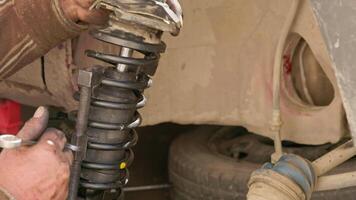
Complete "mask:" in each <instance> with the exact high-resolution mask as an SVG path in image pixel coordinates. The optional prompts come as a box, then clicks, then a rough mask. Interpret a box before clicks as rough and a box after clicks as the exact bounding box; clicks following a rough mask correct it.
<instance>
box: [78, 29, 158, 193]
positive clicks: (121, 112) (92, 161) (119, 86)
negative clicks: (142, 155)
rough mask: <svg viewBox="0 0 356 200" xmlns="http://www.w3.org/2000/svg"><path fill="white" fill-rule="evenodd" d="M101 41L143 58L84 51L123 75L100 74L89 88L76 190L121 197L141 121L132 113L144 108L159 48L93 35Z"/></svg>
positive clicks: (113, 35)
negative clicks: (83, 150) (121, 67)
mask: <svg viewBox="0 0 356 200" xmlns="http://www.w3.org/2000/svg"><path fill="white" fill-rule="evenodd" d="M91 35H92V36H93V37H94V38H96V39H98V40H101V41H103V42H107V43H110V44H114V45H117V46H121V47H122V48H126V49H129V50H131V51H137V52H139V53H141V54H143V55H144V57H143V58H133V57H131V56H119V55H113V54H105V53H100V52H96V51H92V50H87V51H86V54H87V56H89V57H92V58H95V59H97V60H100V61H103V62H105V63H107V64H110V65H113V66H116V67H117V66H119V65H120V64H121V65H122V64H124V65H125V66H126V67H127V70H125V71H119V70H117V69H116V68H113V67H109V68H103V67H100V69H101V72H102V73H101V76H100V81H99V82H98V84H97V85H95V86H94V87H93V88H92V99H91V107H90V114H89V122H88V130H87V135H88V144H87V155H86V158H85V159H84V161H83V163H82V174H81V182H80V185H81V187H82V188H84V189H85V190H87V191H88V190H89V191H91V192H93V191H98V190H101V191H105V190H112V189H116V191H118V193H121V190H120V188H121V187H123V186H124V185H125V184H126V183H127V182H128V178H129V172H128V170H127V167H128V166H129V165H130V164H131V162H132V160H133V157H134V156H133V152H132V150H131V148H132V147H133V146H134V145H135V144H136V143H137V140H138V135H137V132H136V131H135V130H134V128H136V127H138V126H139V125H140V124H141V122H142V118H141V115H140V114H139V113H138V112H137V109H139V108H142V107H143V106H145V104H146V101H147V100H146V98H145V96H144V95H143V94H142V93H143V91H144V90H145V89H146V88H148V87H150V85H151V83H152V80H151V78H150V77H149V75H153V73H154V72H155V70H156V67H157V65H158V61H159V58H160V56H159V54H160V53H162V52H163V51H164V50H165V44H164V43H163V42H161V43H160V44H148V43H145V42H142V41H140V39H138V38H135V37H132V36H128V35H127V34H125V33H122V32H116V33H112V32H110V31H103V30H101V31H98V30H96V31H93V32H91Z"/></svg>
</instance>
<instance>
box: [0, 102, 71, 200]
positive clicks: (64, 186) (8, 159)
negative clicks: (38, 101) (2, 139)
mask: <svg viewBox="0 0 356 200" xmlns="http://www.w3.org/2000/svg"><path fill="white" fill-rule="evenodd" d="M47 121H48V111H47V109H46V108H44V107H40V108H38V109H37V111H36V113H35V115H34V116H33V118H32V119H30V120H29V121H27V122H26V124H25V126H24V127H23V128H22V129H21V131H20V132H19V133H18V136H19V137H21V138H22V139H23V140H34V139H37V138H38V137H39V136H40V135H41V134H42V133H43V131H44V134H43V135H42V136H41V137H40V139H39V142H38V143H37V144H36V145H34V146H30V147H20V148H17V149H9V150H3V151H2V152H1V154H0V187H1V188H2V189H4V190H6V191H7V192H8V193H9V194H10V195H12V196H13V197H14V198H15V199H16V200H65V199H66V197H67V195H68V183H69V176H70V165H71V162H72V160H73V155H72V153H71V152H70V151H64V150H63V149H64V145H65V143H66V138H65V136H64V134H63V133H62V132H61V131H59V130H57V129H47V130H45V129H46V126H47Z"/></svg>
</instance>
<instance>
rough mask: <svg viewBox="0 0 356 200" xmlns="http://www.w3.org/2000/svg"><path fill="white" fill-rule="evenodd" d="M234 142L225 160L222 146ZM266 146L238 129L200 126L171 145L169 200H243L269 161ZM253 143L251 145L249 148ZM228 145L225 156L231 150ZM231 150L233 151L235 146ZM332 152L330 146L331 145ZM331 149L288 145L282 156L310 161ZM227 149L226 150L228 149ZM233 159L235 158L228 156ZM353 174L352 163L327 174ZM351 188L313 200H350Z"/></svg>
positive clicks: (270, 147) (269, 148)
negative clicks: (254, 176)
mask: <svg viewBox="0 0 356 200" xmlns="http://www.w3.org/2000/svg"><path fill="white" fill-rule="evenodd" d="M229 141H235V142H234V143H235V144H236V142H237V143H238V146H240V147H238V148H240V150H238V151H240V153H241V154H240V153H237V155H232V156H230V155H229V154H228V153H226V152H224V148H225V147H224V145H223V148H221V145H220V144H222V143H224V142H227V144H228V143H229ZM269 142H271V140H269V139H267V138H263V137H261V136H257V135H254V134H251V133H248V132H247V130H245V129H244V128H241V127H237V128H233V127H224V128H222V127H218V126H203V127H199V128H196V129H194V130H192V131H191V132H189V133H184V134H182V135H181V136H180V137H178V138H177V139H176V140H175V141H174V142H173V144H172V146H171V149H170V157H169V177H170V181H171V182H172V184H173V189H172V193H171V195H172V199H173V200H210V199H211V200H244V199H246V193H247V191H248V187H247V183H248V180H249V178H250V174H251V173H252V172H253V171H254V170H255V169H258V168H259V167H261V165H262V164H263V163H265V162H267V161H269V159H270V155H271V153H272V152H273V145H272V144H269ZM251 143H252V144H251ZM231 146H233V145H230V147H229V148H230V150H231ZM235 146H236V145H235ZM334 146H335V145H334ZM334 146H333V145H321V146H303V145H297V144H287V145H286V147H285V148H284V150H285V151H286V152H288V153H295V154H299V155H301V156H303V157H305V158H308V159H310V160H314V159H316V158H318V157H319V156H321V155H323V154H324V153H326V152H328V151H329V150H330V149H332V148H333V147H334ZM229 148H227V149H229ZM233 154H236V153H233ZM351 170H354V171H355V170H356V161H355V159H353V160H350V161H348V162H347V163H345V164H343V165H341V166H340V167H338V168H336V169H335V170H333V171H332V173H341V172H346V171H351ZM355 194H356V188H355V187H352V188H346V189H340V190H333V191H323V192H315V193H314V194H313V196H312V200H332V199H333V200H334V199H343V200H352V199H354V196H355Z"/></svg>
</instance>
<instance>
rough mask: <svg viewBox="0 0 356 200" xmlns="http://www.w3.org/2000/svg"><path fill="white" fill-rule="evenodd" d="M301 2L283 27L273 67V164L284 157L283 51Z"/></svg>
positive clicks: (294, 7)
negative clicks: (281, 90)
mask: <svg viewBox="0 0 356 200" xmlns="http://www.w3.org/2000/svg"><path fill="white" fill-rule="evenodd" d="M299 2H300V0H293V2H292V5H291V8H290V10H289V14H288V16H287V20H286V22H285V24H284V26H283V29H282V33H281V36H280V38H279V40H278V45H277V49H276V54H275V57H274V66H273V105H272V107H273V109H272V122H271V131H272V134H273V135H274V148H275V153H274V154H272V162H274V161H277V160H278V159H279V158H280V157H281V156H282V155H283V149H282V140H281V126H282V119H281V109H280V89H281V75H282V73H281V72H282V60H283V51H284V47H285V44H286V40H287V37H288V34H289V31H290V29H291V27H292V25H293V22H294V18H295V17H296V14H297V10H298V7H299Z"/></svg>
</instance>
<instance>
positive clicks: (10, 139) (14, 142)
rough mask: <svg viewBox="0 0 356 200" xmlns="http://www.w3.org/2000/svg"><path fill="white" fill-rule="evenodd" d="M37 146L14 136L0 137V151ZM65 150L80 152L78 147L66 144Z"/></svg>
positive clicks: (31, 141)
mask: <svg viewBox="0 0 356 200" xmlns="http://www.w3.org/2000/svg"><path fill="white" fill-rule="evenodd" d="M35 144H37V141H33V140H23V139H21V138H20V137H18V136H16V135H1V136H0V148H2V149H15V148H18V147H21V146H32V145H35ZM64 148H65V149H68V150H71V151H73V152H77V151H80V148H79V147H78V146H75V145H72V144H69V143H66V144H65V145H64Z"/></svg>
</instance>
